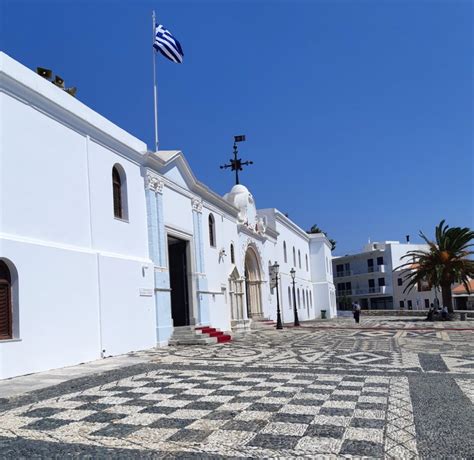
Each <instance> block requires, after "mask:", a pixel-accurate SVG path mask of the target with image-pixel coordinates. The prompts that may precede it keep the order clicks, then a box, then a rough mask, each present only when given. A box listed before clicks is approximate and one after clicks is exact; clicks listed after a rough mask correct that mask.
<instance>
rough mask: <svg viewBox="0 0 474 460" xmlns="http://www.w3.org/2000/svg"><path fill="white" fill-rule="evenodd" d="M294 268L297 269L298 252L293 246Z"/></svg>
mask: <svg viewBox="0 0 474 460" xmlns="http://www.w3.org/2000/svg"><path fill="white" fill-rule="evenodd" d="M293 266H294V267H296V250H295V247H294V246H293Z"/></svg>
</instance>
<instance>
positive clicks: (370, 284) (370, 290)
mask: <svg viewBox="0 0 474 460" xmlns="http://www.w3.org/2000/svg"><path fill="white" fill-rule="evenodd" d="M374 290H375V280H369V292H374Z"/></svg>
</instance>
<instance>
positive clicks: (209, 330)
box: [196, 326, 232, 343]
mask: <svg viewBox="0 0 474 460" xmlns="http://www.w3.org/2000/svg"><path fill="white" fill-rule="evenodd" d="M196 330H199V331H201V333H202V334H206V335H208V336H209V337H215V338H216V339H217V343H225V342H230V341H231V340H232V337H231V336H230V335H228V334H224V333H223V332H222V331H218V330H217V329H216V328H214V327H209V326H198V327H196Z"/></svg>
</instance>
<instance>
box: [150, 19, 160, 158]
mask: <svg viewBox="0 0 474 460" xmlns="http://www.w3.org/2000/svg"><path fill="white" fill-rule="evenodd" d="M152 21H153V41H152V44H154V43H155V34H156V18H155V10H153V14H152ZM151 52H152V53H153V95H154V101H155V151H156V152H158V145H159V142H158V89H157V86H156V51H155V48H154V47H153V46H152V47H151Z"/></svg>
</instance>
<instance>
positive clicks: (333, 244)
mask: <svg viewBox="0 0 474 460" xmlns="http://www.w3.org/2000/svg"><path fill="white" fill-rule="evenodd" d="M306 233H310V234H311V233H322V234H323V235H324V236H325V237H326V238H328V234H327V233H326V232H325V231H323V230H321V229H320V228H319V227H318V226H317V225H316V224H314V225H313V226H312V227H311V228H310V229H309V230H308V231H307V232H306ZM328 240H329V242H330V243H331V251H334V249H336V241H335V240H333V239H331V238H328Z"/></svg>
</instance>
